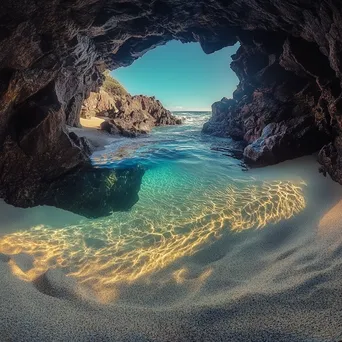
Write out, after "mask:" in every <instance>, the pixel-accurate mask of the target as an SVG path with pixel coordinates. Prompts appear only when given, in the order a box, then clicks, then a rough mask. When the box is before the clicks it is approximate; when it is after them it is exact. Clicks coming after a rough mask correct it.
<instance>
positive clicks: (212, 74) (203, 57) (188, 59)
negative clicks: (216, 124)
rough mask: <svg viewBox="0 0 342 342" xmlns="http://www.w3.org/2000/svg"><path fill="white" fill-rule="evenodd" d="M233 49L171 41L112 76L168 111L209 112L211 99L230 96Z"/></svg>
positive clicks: (233, 86) (233, 83) (234, 82)
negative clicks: (208, 48)
mask: <svg viewBox="0 0 342 342" xmlns="http://www.w3.org/2000/svg"><path fill="white" fill-rule="evenodd" d="M237 49H238V45H235V46H233V47H226V48H223V49H221V50H219V51H216V52H214V53H212V54H206V53H204V52H203V50H202V48H201V47H200V45H199V44H198V43H187V44H183V43H181V42H179V41H175V40H173V41H170V42H168V43H166V44H165V45H163V46H159V47H157V48H155V49H153V50H150V51H148V52H147V53H146V54H144V55H143V56H142V57H141V58H139V59H138V60H136V61H134V62H133V64H132V65H130V66H127V67H122V68H119V69H116V70H114V71H113V72H112V76H113V77H114V78H115V79H117V80H118V81H120V83H121V84H122V85H123V86H124V87H125V88H126V89H127V90H128V91H129V92H130V93H131V94H132V95H140V94H142V95H148V96H155V97H156V98H157V99H158V100H160V101H161V103H162V104H163V105H164V106H165V107H166V108H167V109H169V110H171V111H182V110H183V111H196V110H197V111H210V110H211V105H212V104H213V103H214V102H217V101H219V100H220V99H222V98H223V97H227V98H231V97H232V96H233V92H234V91H235V89H236V87H237V84H238V79H237V77H236V74H235V73H234V72H233V71H232V70H231V68H230V63H231V61H232V58H231V56H232V55H234V54H235V53H236V51H237Z"/></svg>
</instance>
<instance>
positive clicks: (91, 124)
mask: <svg viewBox="0 0 342 342" xmlns="http://www.w3.org/2000/svg"><path fill="white" fill-rule="evenodd" d="M80 121H81V125H82V127H84V128H97V129H100V125H101V124H102V122H104V121H105V119H101V118H98V117H95V116H94V117H92V118H91V119H83V118H81V120H80Z"/></svg>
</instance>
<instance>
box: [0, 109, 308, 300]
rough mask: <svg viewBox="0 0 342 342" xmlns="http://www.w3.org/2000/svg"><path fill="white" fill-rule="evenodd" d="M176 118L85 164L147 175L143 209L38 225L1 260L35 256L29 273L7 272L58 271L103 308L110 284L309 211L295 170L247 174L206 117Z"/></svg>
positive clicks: (15, 239)
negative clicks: (209, 130)
mask: <svg viewBox="0 0 342 342" xmlns="http://www.w3.org/2000/svg"><path fill="white" fill-rule="evenodd" d="M177 115H178V116H181V117H183V118H184V124H183V125H181V126H171V127H160V128H156V129H155V130H154V132H153V133H152V134H151V135H149V136H146V137H142V138H137V139H135V140H130V139H120V140H118V141H116V142H114V143H113V144H111V145H109V146H107V147H106V149H105V150H103V151H98V152H96V153H95V154H94V155H93V157H92V161H93V163H94V164H95V165H96V166H98V167H111V168H115V167H122V166H127V165H137V164H140V165H142V166H144V168H145V169H146V173H145V175H144V177H143V183H142V186H141V191H140V193H139V197H140V200H139V202H138V203H137V204H136V205H135V206H134V207H133V208H132V209H131V210H130V211H129V212H122V213H113V215H112V216H110V217H108V218H102V219H97V220H82V221H81V222H78V223H77V224H75V222H74V221H75V220H74V218H69V216H68V215H67V214H66V216H65V219H64V221H63V219H61V220H60V222H64V223H63V224H62V223H60V224H59V226H58V227H57V226H56V225H55V226H54V227H51V225H50V226H49V224H48V223H47V221H48V220H47V219H46V217H45V218H44V219H42V220H41V222H39V223H40V224H39V225H36V226H35V227H27V228H30V229H25V230H20V231H18V232H14V233H12V234H7V235H5V236H3V237H2V239H1V240H0V251H1V252H3V253H8V254H14V253H26V254H29V255H32V256H34V257H35V261H34V267H32V268H31V269H29V270H28V271H26V272H23V270H22V269H21V268H19V267H18V266H17V265H15V264H13V265H12V267H13V272H14V273H16V274H17V275H18V276H20V277H21V278H23V279H26V280H32V279H34V278H35V277H37V276H38V275H39V274H41V273H43V272H44V271H46V270H47V269H48V268H51V267H52V268H54V267H59V268H63V269H64V270H65V271H66V272H67V273H68V274H70V275H73V276H75V277H76V278H78V279H79V280H80V281H81V282H83V283H84V284H87V285H89V286H90V287H92V288H93V289H94V290H95V292H96V293H97V295H98V297H99V299H101V300H102V301H105V302H107V301H110V300H111V299H113V298H115V296H116V294H115V291H114V285H117V284H119V283H124V282H132V281H136V280H139V279H144V278H146V277H151V276H153V275H154V274H156V272H159V271H162V270H163V269H165V268H166V267H168V266H170V265H172V264H173V263H175V262H178V261H180V260H182V258H184V257H188V256H191V255H193V254H195V253H196V252H198V251H200V250H201V249H202V248H204V247H205V246H207V245H210V244H211V243H212V242H213V241H217V240H218V239H220V238H221V237H222V236H223V235H227V234H232V233H234V234H236V233H238V232H245V231H248V230H252V229H254V230H255V229H261V228H265V227H267V226H268V225H270V224H274V223H278V222H281V221H283V220H289V219H291V218H292V217H295V216H296V215H299V214H300V213H301V212H303V210H304V209H305V208H306V205H307V198H306V179H305V177H304V178H303V177H302V175H301V171H302V170H300V169H299V171H298V172H293V168H292V167H291V166H287V165H285V166H281V167H277V168H270V169H256V170H252V171H246V168H245V167H244V166H243V165H242V164H241V162H240V161H239V160H237V159H234V158H232V157H229V155H230V149H229V147H230V146H232V142H231V141H229V140H228V139H220V138H214V137H210V136H205V135H202V134H201V128H202V126H203V123H204V122H205V121H207V120H208V118H209V116H210V113H177ZM42 210H43V209H41V211H42ZM49 210H50V209H49ZM52 216H53V215H52ZM39 217H43V216H39ZM35 222H37V221H35ZM173 275H174V276H175V277H177V276H178V275H177V273H175V274H173Z"/></svg>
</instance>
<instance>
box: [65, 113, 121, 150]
mask: <svg viewBox="0 0 342 342" xmlns="http://www.w3.org/2000/svg"><path fill="white" fill-rule="evenodd" d="M104 121H105V119H101V118H98V117H92V118H91V119H83V118H81V125H82V127H83V128H77V127H68V130H69V131H70V132H74V133H76V134H77V135H78V136H79V137H85V138H87V139H88V140H89V141H90V142H91V144H92V146H93V147H94V148H95V150H102V149H103V148H104V147H105V146H107V145H110V144H111V143H113V142H114V141H117V140H118V139H120V138H119V137H114V136H113V135H111V134H109V133H107V132H105V131H101V130H100V125H101V123H102V122H104Z"/></svg>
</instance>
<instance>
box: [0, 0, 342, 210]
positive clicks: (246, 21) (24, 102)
mask: <svg viewBox="0 0 342 342" xmlns="http://www.w3.org/2000/svg"><path fill="white" fill-rule="evenodd" d="M341 8H342V3H341V1H340V0H316V1H312V0H272V1H271V0H234V1H232V0H188V1H184V0H165V1H162V0H145V1H143V0H51V1H48V0H2V1H1V3H0V146H1V157H0V170H1V175H0V188H1V191H0V195H1V196H2V197H4V198H5V199H6V200H7V201H9V202H11V203H15V204H20V205H28V204H30V203H31V204H34V203H35V200H34V198H35V196H36V195H37V193H39V191H40V189H37V187H39V186H38V185H37V184H43V183H42V182H43V181H49V182H53V180H54V179H56V178H58V177H62V176H63V175H64V174H65V173H67V172H70V170H73V169H75V168H78V167H80V165H82V164H83V163H86V162H87V160H88V154H89V152H88V151H87V149H86V148H84V145H85V144H84V142H81V141H78V140H77V139H72V138H71V137H70V136H69V133H68V132H67V129H66V123H68V124H69V125H78V118H79V110H80V107H81V103H82V101H83V99H84V98H86V97H87V96H88V95H89V93H90V91H95V90H97V89H98V87H99V86H100V85H101V82H102V72H103V71H104V70H105V69H106V68H110V69H113V68H117V67H119V66H125V65H129V64H130V63H132V62H133V61H134V60H135V59H136V58H138V57H140V56H141V55H143V54H144V53H145V52H146V51H148V50H149V49H151V48H153V47H156V46H158V45H160V44H164V43H165V42H166V41H168V40H171V39H178V40H181V41H182V42H190V41H198V42H199V43H200V44H201V45H202V47H203V50H204V51H205V52H207V53H211V52H214V51H216V50H218V49H220V48H222V47H224V46H228V45H232V44H235V43H236V42H237V41H240V43H241V48H240V49H239V51H238V53H237V55H236V56H235V60H234V62H233V65H232V67H233V69H234V70H235V71H236V72H237V74H238V76H239V78H240V80H241V83H240V85H239V87H238V90H237V91H236V92H235V94H234V101H233V102H232V101H223V103H221V104H216V105H215V107H214V108H216V107H220V109H219V111H218V112H219V113H220V114H217V115H219V116H223V115H224V117H225V118H226V119H224V120H223V121H224V127H226V130H225V131H223V132H221V133H220V134H224V135H230V134H232V135H233V136H235V137H236V138H244V139H246V140H247V141H248V143H250V146H249V147H247V149H246V150H245V155H246V157H247V158H249V159H250V160H253V161H255V162H264V161H266V162H268V163H269V162H277V161H279V160H282V159H285V158H291V157H293V156H296V155H300V154H303V153H308V152H310V151H311V150H313V149H316V148H319V147H322V146H323V145H325V144H326V143H330V145H328V146H327V147H325V148H324V149H323V152H322V153H321V154H320V160H321V162H322V163H323V164H324V167H325V168H326V170H327V171H328V172H330V174H331V175H332V176H333V177H334V179H336V180H338V181H340V182H342V179H341V177H340V176H339V174H340V173H339V171H338V170H339V169H340V164H342V149H341V148H340V147H341V144H340V143H339V139H340V138H339V137H340V135H341V129H342V126H341V123H342V121H341V115H340V113H341V110H342V108H341V107H342V98H341V80H342V57H341V56H342V55H341V51H342V19H341ZM265 110H266V113H265ZM215 116H216V113H215ZM220 120H221V119H220ZM215 121H216V117H214V118H213V120H212V123H213V125H214V124H215ZM210 126H211V125H210ZM213 127H214V126H212V128H208V127H207V128H206V129H207V131H210V129H211V130H212V131H216V130H215V129H214V128H213ZM214 133H215V132H214ZM260 137H262V138H261V139H262V140H260ZM309 140H310V141H313V142H314V144H313V145H314V146H311V144H309V143H308V141H309ZM298 149H299V150H300V151H301V152H300V153H299V152H297V151H295V150H298ZM291 151H292V152H291ZM294 151H295V152H294ZM42 186H44V185H42Z"/></svg>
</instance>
